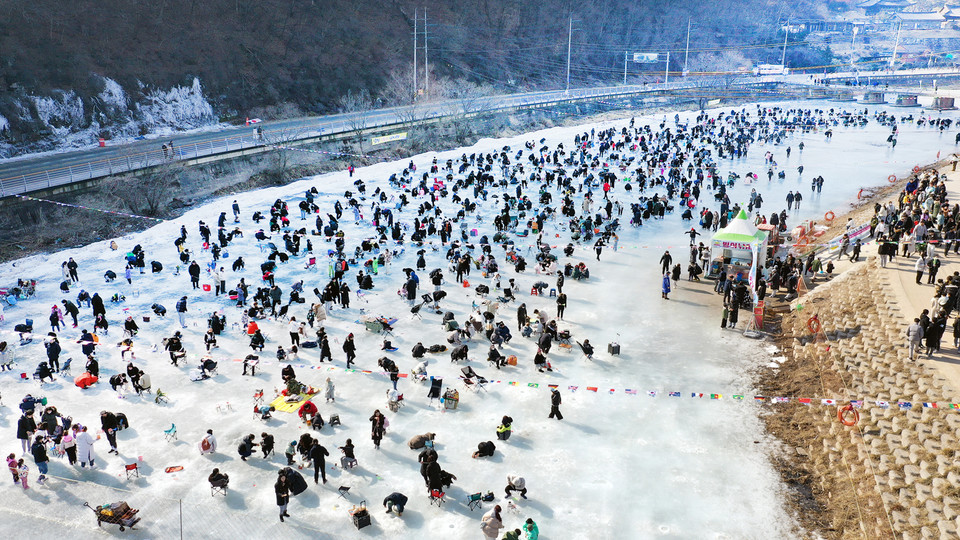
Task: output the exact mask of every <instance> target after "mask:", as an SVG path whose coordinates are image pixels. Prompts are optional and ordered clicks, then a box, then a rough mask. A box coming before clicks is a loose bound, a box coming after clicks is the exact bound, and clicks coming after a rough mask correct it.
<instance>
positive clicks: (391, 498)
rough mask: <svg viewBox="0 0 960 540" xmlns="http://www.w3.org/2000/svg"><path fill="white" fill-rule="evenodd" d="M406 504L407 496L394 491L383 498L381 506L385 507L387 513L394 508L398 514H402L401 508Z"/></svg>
mask: <svg viewBox="0 0 960 540" xmlns="http://www.w3.org/2000/svg"><path fill="white" fill-rule="evenodd" d="M406 505H407V496H406V495H404V494H403V493H400V492H397V491H394V492H393V493H391V494H390V495H387V496H386V498H384V499H383V506H385V507H386V508H387V513H390V511H391V510H396V511H397V515H398V516H402V515H403V508H404V507H405V506H406Z"/></svg>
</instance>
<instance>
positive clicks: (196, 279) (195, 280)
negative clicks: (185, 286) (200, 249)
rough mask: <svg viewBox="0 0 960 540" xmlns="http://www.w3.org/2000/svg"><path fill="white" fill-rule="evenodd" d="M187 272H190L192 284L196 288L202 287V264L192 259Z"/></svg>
mask: <svg viewBox="0 0 960 540" xmlns="http://www.w3.org/2000/svg"><path fill="white" fill-rule="evenodd" d="M187 272H188V273H189V274H190V284H191V285H192V286H193V288H194V289H199V288H200V265H199V264H197V261H192V262H191V263H190V266H189V267H188V268H187Z"/></svg>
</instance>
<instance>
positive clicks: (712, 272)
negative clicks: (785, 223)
mask: <svg viewBox="0 0 960 540" xmlns="http://www.w3.org/2000/svg"><path fill="white" fill-rule="evenodd" d="M768 239H769V233H768V232H767V231H764V230H760V229H757V227H756V225H754V224H753V222H752V221H751V220H750V216H748V215H747V213H746V212H745V211H743V210H741V211H740V213H739V214H737V216H736V217H734V218H733V219H732V220H730V223H729V224H728V225H727V226H726V227H724V228H723V229H720V230H719V231H717V233H716V234H715V235H713V239H712V240H711V242H710V268H709V272H708V274H707V275H708V276H709V277H713V278H715V277H717V276H719V275H720V272H725V273H726V274H727V275H728V276H730V275H732V276H734V279H736V278H737V277H738V276H739V277H740V278H741V279H747V278H748V276H749V275H750V266H751V265H752V264H753V254H754V251H756V253H757V267H758V268H763V266H764V263H765V262H766V260H767V242H768Z"/></svg>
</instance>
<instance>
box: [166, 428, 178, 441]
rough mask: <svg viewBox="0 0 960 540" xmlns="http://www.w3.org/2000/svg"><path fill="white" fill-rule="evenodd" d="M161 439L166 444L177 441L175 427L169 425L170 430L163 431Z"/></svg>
mask: <svg viewBox="0 0 960 540" xmlns="http://www.w3.org/2000/svg"><path fill="white" fill-rule="evenodd" d="M163 437H164V438H165V439H167V442H170V441H175V440H177V425H176V424H170V429H165V430H163Z"/></svg>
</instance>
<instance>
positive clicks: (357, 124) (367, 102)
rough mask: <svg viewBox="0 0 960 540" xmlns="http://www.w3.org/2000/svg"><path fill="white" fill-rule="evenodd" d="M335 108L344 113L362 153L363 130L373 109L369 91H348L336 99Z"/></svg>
mask: <svg viewBox="0 0 960 540" xmlns="http://www.w3.org/2000/svg"><path fill="white" fill-rule="evenodd" d="M337 109H338V110H339V111H340V112H341V113H344V114H345V115H346V122H347V124H348V125H349V126H350V131H352V132H353V138H354V140H355V141H356V142H357V145H358V146H359V148H360V153H361V154H362V153H363V132H364V130H366V129H367V123H368V122H369V119H370V110H371V109H373V100H372V99H371V98H370V92H368V91H367V90H366V89H365V88H364V89H362V90H360V91H358V92H353V91H348V92H347V93H346V95H343V96H340V97H339V98H338V99H337Z"/></svg>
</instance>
